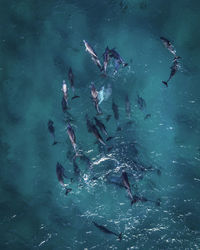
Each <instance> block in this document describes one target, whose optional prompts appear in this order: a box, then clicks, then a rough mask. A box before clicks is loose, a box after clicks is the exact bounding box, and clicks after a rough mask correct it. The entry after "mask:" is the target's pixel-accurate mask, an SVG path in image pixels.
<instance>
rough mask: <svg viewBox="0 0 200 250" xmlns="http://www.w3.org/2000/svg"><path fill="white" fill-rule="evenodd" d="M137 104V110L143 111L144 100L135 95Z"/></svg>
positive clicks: (144, 106)
mask: <svg viewBox="0 0 200 250" xmlns="http://www.w3.org/2000/svg"><path fill="white" fill-rule="evenodd" d="M137 103H138V105H139V109H141V110H143V109H144V108H146V102H145V100H144V99H143V98H142V97H141V96H139V95H137Z"/></svg>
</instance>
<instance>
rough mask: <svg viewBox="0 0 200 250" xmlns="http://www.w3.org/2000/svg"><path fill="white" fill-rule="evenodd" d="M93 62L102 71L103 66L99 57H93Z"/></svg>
mask: <svg viewBox="0 0 200 250" xmlns="http://www.w3.org/2000/svg"><path fill="white" fill-rule="evenodd" d="M92 61H93V62H94V63H95V64H96V65H97V67H98V68H99V69H100V70H101V71H102V65H101V62H100V61H99V58H98V57H94V56H92Z"/></svg>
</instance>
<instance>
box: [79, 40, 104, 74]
mask: <svg viewBox="0 0 200 250" xmlns="http://www.w3.org/2000/svg"><path fill="white" fill-rule="evenodd" d="M83 43H84V45H85V50H86V51H88V52H89V54H90V55H91V58H92V60H93V62H94V63H95V64H96V65H97V66H98V67H99V69H100V70H102V65H101V62H100V61H99V58H98V56H97V54H96V52H95V51H94V49H93V48H92V47H91V46H90V45H89V44H88V42H86V41H85V40H83Z"/></svg>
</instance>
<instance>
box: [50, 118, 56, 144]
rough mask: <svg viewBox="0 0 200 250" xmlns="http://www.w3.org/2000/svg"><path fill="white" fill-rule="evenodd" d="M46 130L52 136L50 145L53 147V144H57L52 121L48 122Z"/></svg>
mask: <svg viewBox="0 0 200 250" xmlns="http://www.w3.org/2000/svg"><path fill="white" fill-rule="evenodd" d="M48 130H49V132H50V133H51V134H52V136H53V140H54V141H53V144H52V145H55V144H57V143H58V142H57V141H56V140H55V128H54V126H53V121H52V120H49V121H48Z"/></svg>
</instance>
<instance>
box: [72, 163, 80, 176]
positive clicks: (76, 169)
mask: <svg viewBox="0 0 200 250" xmlns="http://www.w3.org/2000/svg"><path fill="white" fill-rule="evenodd" d="M73 167H74V173H75V174H76V175H79V174H80V169H79V167H78V165H77V163H76V160H75V159H73Z"/></svg>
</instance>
